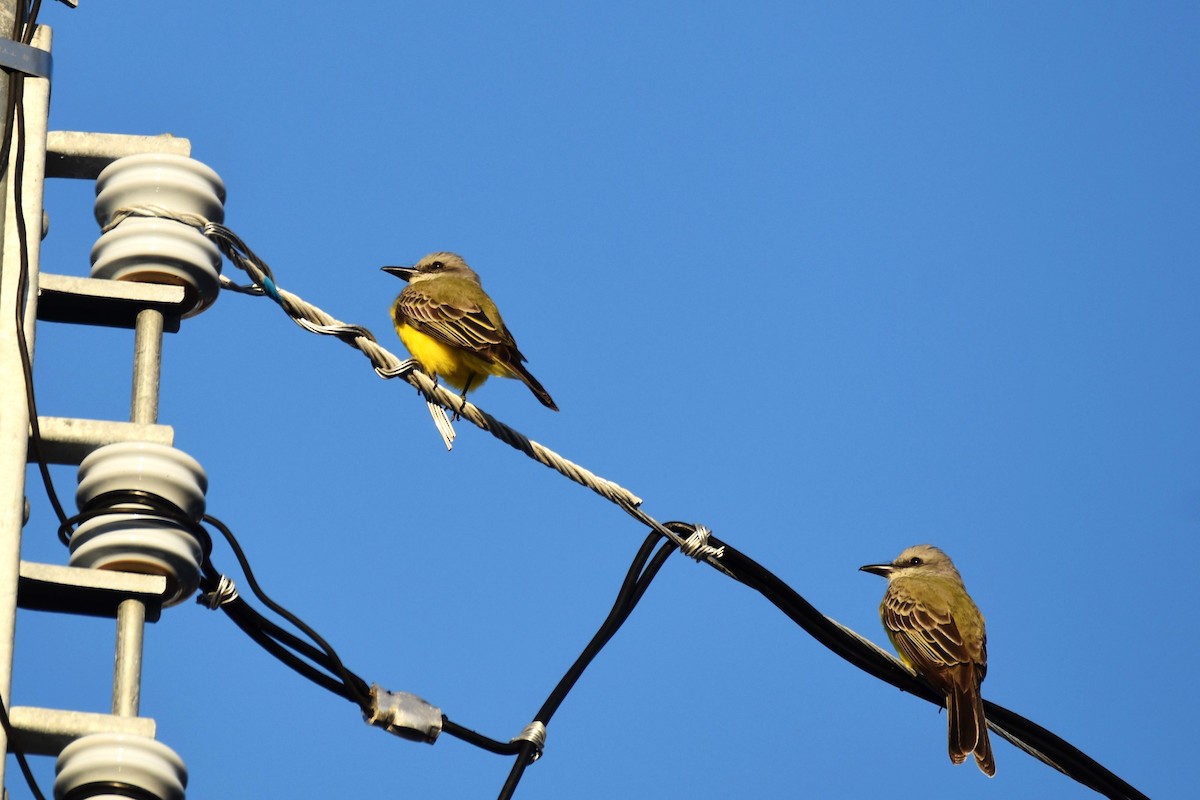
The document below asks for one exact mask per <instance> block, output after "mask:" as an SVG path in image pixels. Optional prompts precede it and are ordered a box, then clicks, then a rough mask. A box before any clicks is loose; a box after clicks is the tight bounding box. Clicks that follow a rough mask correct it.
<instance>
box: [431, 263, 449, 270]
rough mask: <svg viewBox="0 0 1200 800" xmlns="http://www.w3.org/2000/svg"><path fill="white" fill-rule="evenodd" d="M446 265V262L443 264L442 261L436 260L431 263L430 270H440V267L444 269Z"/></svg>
mask: <svg viewBox="0 0 1200 800" xmlns="http://www.w3.org/2000/svg"><path fill="white" fill-rule="evenodd" d="M445 266H446V265H445V264H443V263H442V262H440V261H435V262H433V263H432V264H430V265H429V269H430V270H434V271H436V270H439V269H443V268H444V267H445Z"/></svg>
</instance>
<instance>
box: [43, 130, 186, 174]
mask: <svg viewBox="0 0 1200 800" xmlns="http://www.w3.org/2000/svg"><path fill="white" fill-rule="evenodd" d="M46 150H47V153H46V177H47V178H84V179H86V180H93V181H94V180H95V179H96V177H97V176H98V175H99V174H100V172H101V170H103V169H104V168H105V167H107V166H108V165H109V164H111V163H112V162H114V161H116V160H117V159H118V158H122V157H124V156H136V155H138V154H140V153H171V154H173V155H177V156H190V155H191V154H192V143H191V142H190V141H188V140H187V139H181V138H179V137H177V136H172V135H171V134H169V133H163V134H160V135H158V136H129V135H126V134H123V133H84V132H81V131H50V135H49V137H47V141H46Z"/></svg>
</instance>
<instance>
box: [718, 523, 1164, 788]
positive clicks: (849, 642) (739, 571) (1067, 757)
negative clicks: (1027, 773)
mask: <svg viewBox="0 0 1200 800" xmlns="http://www.w3.org/2000/svg"><path fill="white" fill-rule="evenodd" d="M710 543H711V544H712V545H713V546H714V547H720V546H723V547H724V548H725V552H724V554H723V555H722V556H721V559H720V563H721V567H722V569H723V570H724V571H725V572H726V573H727V574H729V575H730V576H732V577H733V578H734V579H735V580H737V581H738V582H740V583H743V584H745V585H746V586H749V587H750V588H752V589H754V590H756V591H758V592H759V593H760V594H762V595H763V596H764V597H765V598H767V600H769V601H770V602H771V603H773V604H774V605H775V606H776V607H777V608H779V610H781V611H782V612H783V613H784V614H786V615H787V616H788V617H789V618H790V619H792V621H793V622H795V623H796V624H797V625H799V626H800V627H801V628H803V629H804V630H805V631H807V632H808V633H809V635H811V636H812V637H813V638H814V639H816V640H817V641H818V642H820V643H821V644H823V645H825V646H826V647H827V648H829V649H830V650H832V651H833V652H834V653H837V654H838V655H839V656H841V657H842V658H844V659H845V660H847V661H849V662H850V663H851V664H853V665H854V666H856V667H858V668H859V669H861V670H863V671H864V672H867V673H869V674H871V675H874V676H875V677H876V678H879V679H880V680H882V681H885V682H887V683H890V684H891V685H893V686H895V687H896V688H898V689H900V690H901V691H904V692H908V693H909V694H912V695H915V696H917V697H920V698H921V699H923V700H927V701H929V702H930V703H933V704H934V705H938V706H941V705H943V704H944V702H945V700H944V698H942V697H940V696H939V695H938V694H937V692H935V691H934V690H933V689H932V688H930V686H929V685H928V684H927V683H926V682H925V681H924V679H922V678H918V677H916V676H914V675H911V674H910V673H908V672H907V671H905V670H904V669H902V668H900V667H899V666H898V665H897V664H896V663H895V662H893V661H892V660H891V659H888V658H886V657H885V656H883V655H882V654H880V653H879V652H878V651H876V650H875V649H874V648H872V647H871V646H869V645H867V644H865V643H863V642H861V641H859V640H858V639H857V638H855V637H854V636H852V635H850V634H848V633H846V631H844V630H843V629H842V628H841V627H839V626H838V625H836V624H835V623H833V622H832V621H830V620H829V619H828V618H827V617H825V615H824V614H822V613H821V612H820V611H818V610H817V609H816V608H815V607H814V606H813V605H812V604H811V603H809V602H808V601H807V600H805V599H804V598H803V597H801V596H800V595H799V594H798V593H797V592H796V591H795V590H794V589H792V588H791V587H790V586H788V585H787V584H786V583H784V582H783V581H782V580H780V579H779V578H778V577H777V576H775V575H774V574H772V573H771V572H770V571H769V570H767V569H766V568H765V567H763V566H762V565H760V564H758V563H757V562H755V561H754V560H753V559H751V558H750V557H749V556H746V555H745V554H743V553H741V552H739V551H738V550H736V549H735V548H733V547H731V546H729V545H727V544H724V543H722V542H720V541H719V540H718V539H717V538H716V537H712V538H711V539H710ZM984 707H985V709H986V711H987V718H988V720H989V721H990V722H992V723H993V725H995V726H997V727H998V729H999V731H1000V733H1001V735H1002V736H1004V737H1005V738H1006V739H1009V740H1010V741H1012V742H1013V743H1014V744H1016V745H1017V746H1018V747H1022V748H1023V749H1026V751H1027V752H1030V753H1031V754H1032V755H1035V757H1036V756H1038V754H1041V755H1042V756H1044V758H1040V760H1042V761H1044V762H1045V763H1047V764H1048V765H1049V766H1051V767H1054V768H1055V769H1057V770H1059V771H1060V772H1062V773H1063V774H1064V775H1066V776H1067V777H1069V778H1072V779H1074V780H1076V781H1078V782H1079V783H1081V784H1083V785H1084V786H1087V787H1088V788H1089V789H1092V790H1094V791H1096V792H1099V793H1100V794H1102V795H1104V796H1106V797H1109V798H1112V800H1148V798H1147V797H1146V795H1144V794H1142V793H1141V792H1140V791H1138V790H1137V789H1135V788H1134V787H1133V786H1131V785H1130V784H1129V783H1127V782H1126V781H1124V780H1122V779H1121V778H1120V777H1118V776H1117V775H1115V774H1114V773H1113V772H1111V771H1110V770H1109V769H1107V768H1106V767H1104V766H1103V765H1102V764H1100V763H1099V762H1097V761H1096V760H1094V759H1093V758H1091V757H1090V756H1088V755H1087V754H1086V753H1084V752H1083V751H1081V750H1080V749H1079V748H1077V747H1075V746H1074V745H1072V744H1070V743H1069V742H1067V741H1065V740H1064V739H1062V738H1061V737H1059V736H1057V735H1055V734H1053V733H1051V732H1050V731H1048V730H1046V729H1045V728H1043V727H1041V726H1040V725H1038V724H1036V723H1034V722H1032V721H1030V720H1028V719H1026V718H1025V717H1022V716H1021V715H1020V714H1017V713H1016V712H1013V711H1010V710H1008V709H1007V708H1004V707H1003V706H1000V705H997V704H996V703H993V702H991V701H988V700H985V701H984Z"/></svg>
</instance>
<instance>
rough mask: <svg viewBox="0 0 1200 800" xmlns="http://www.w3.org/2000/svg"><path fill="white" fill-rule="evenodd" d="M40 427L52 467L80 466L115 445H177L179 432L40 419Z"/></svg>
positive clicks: (100, 421)
mask: <svg viewBox="0 0 1200 800" xmlns="http://www.w3.org/2000/svg"><path fill="white" fill-rule="evenodd" d="M38 426H39V427H40V428H41V431H42V456H43V457H44V458H45V459H46V461H47V462H49V463H51V464H78V463H79V462H80V461H83V459H84V457H85V456H86V455H87V454H88V453H90V452H92V451H93V450H95V449H96V448H97V447H103V446H104V445H106V444H113V443H114V442H155V443H157V444H165V445H173V444H174V443H175V429H174V428H172V427H171V426H170V425H141V424H138V423H134V422H110V421H109V420H103V419H70V418H64V417H42V416H39V417H38Z"/></svg>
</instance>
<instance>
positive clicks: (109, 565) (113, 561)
mask: <svg viewBox="0 0 1200 800" xmlns="http://www.w3.org/2000/svg"><path fill="white" fill-rule="evenodd" d="M207 489H208V476H207V475H205V473H204V469H203V468H202V467H201V466H200V463H199V462H198V461H196V459H194V458H192V457H191V456H189V455H188V454H187V453H185V452H183V451H182V450H177V449H175V448H174V447H169V446H167V445H164V444H156V443H153V442H117V443H115V444H109V445H105V446H104V447H100V448H97V449H96V450H94V451H92V452H91V453H90V454H89V455H88V456H87V457H86V458H84V459H83V461H82V462H81V463H80V464H79V486H78V488H77V489H76V492H75V502H76V504H77V505H78V507H79V508H80V509H83V508H85V507H87V506H88V504H89V503H90V502H91V501H92V500H93V498H96V497H99V496H100V495H103V494H106V493H108V492H120V491H137V490H140V491H144V492H149V493H151V494H153V495H156V496H158V497H161V498H163V499H164V500H168V501H170V502H171V503H172V504H174V505H175V506H177V507H178V508H180V509H181V510H183V511H184V513H186V514H187V515H188V516H189V517H191V518H192V519H195V520H199V519H200V518H201V517H202V516H204V507H205V499H204V493H205V491H206V490H207ZM123 505H136V503H123ZM203 558H204V551H203V548H202V547H201V544H200V542H199V541H197V540H196V537H195V536H194V535H193V534H192V532H191V531H190V530H188V529H187V528H186V527H184V526H182V525H180V524H178V523H177V522H175V521H173V520H170V519H165V518H163V517H157V516H155V515H154V514H153V513H151V512H150V509H149V507H147V513H146V514H140V513H130V512H123V513H112V514H104V515H101V516H97V517H92V518H91V519H87V520H84V521H83V522H82V523H80V525H79V527H77V528H76V529H75V533H74V534H72V536H71V558H70V562H69V563H70V564H71V566H73V567H86V568H91V569H111V570H119V571H122V572H137V573H143V574H151V575H165V576H166V578H167V583H168V594H167V597H166V598H165V600H164V605H168V606H169V605H175V604H177V603H181V602H183V601H184V600H186V599H187V598H189V597H191V595H192V593H193V592H195V591H196V587H197V586H198V585H199V583H200V567H201V565H202V563H203Z"/></svg>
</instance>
